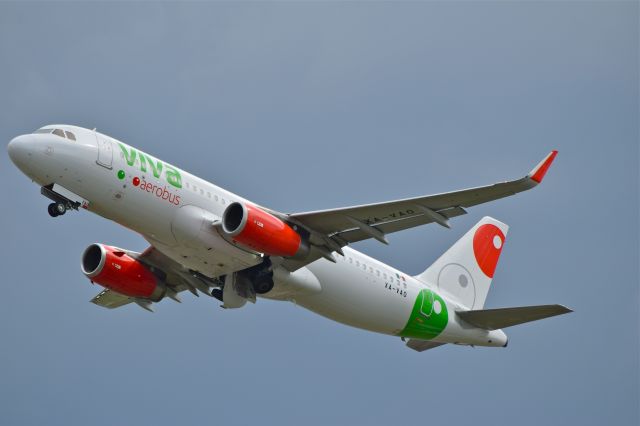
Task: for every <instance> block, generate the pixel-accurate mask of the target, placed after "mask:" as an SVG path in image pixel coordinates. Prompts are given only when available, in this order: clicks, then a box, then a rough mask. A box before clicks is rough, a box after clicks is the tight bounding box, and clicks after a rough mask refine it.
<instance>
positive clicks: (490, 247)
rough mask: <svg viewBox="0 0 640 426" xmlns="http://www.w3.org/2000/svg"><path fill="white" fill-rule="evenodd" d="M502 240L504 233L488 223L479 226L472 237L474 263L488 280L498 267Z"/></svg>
mask: <svg viewBox="0 0 640 426" xmlns="http://www.w3.org/2000/svg"><path fill="white" fill-rule="evenodd" d="M504 238H505V237H504V233H503V232H502V231H501V230H500V228H498V227H497V226H495V225H492V224H490V223H487V224H484V225H482V226H480V227H479V228H478V229H477V230H476V233H475V234H474V236H473V254H474V255H475V257H476V262H478V266H479V267H480V269H482V272H484V274H485V275H486V276H488V277H489V278H493V273H494V272H495V270H496V266H497V265H498V259H499V258H500V253H501V252H502V247H503V246H504Z"/></svg>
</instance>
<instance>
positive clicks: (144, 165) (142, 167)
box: [140, 154, 147, 172]
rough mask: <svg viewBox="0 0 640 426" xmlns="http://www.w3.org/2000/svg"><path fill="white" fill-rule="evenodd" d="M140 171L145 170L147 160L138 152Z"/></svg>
mask: <svg viewBox="0 0 640 426" xmlns="http://www.w3.org/2000/svg"><path fill="white" fill-rule="evenodd" d="M140 171H141V172H146V171H147V160H145V158H144V155H142V154H140Z"/></svg>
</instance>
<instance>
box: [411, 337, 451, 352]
mask: <svg viewBox="0 0 640 426" xmlns="http://www.w3.org/2000/svg"><path fill="white" fill-rule="evenodd" d="M442 345H446V343H440V342H432V341H430V340H419V339H409V341H408V342H407V346H408V347H410V348H411V349H413V350H414V351H418V352H424V351H426V350H427V349H433V348H437V347H438V346H442Z"/></svg>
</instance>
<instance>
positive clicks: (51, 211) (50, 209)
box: [47, 203, 60, 217]
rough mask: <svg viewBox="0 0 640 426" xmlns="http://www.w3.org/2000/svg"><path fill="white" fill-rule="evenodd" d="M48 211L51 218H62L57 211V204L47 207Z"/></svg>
mask: <svg viewBox="0 0 640 426" xmlns="http://www.w3.org/2000/svg"><path fill="white" fill-rule="evenodd" d="M47 211H48V212H49V216H51V217H57V216H60V215H59V214H58V210H57V209H56V203H51V204H49V206H48V207H47Z"/></svg>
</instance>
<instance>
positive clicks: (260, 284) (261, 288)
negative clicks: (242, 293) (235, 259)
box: [253, 277, 273, 294]
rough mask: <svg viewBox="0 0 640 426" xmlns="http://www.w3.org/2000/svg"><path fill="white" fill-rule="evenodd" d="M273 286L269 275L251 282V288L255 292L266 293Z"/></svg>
mask: <svg viewBox="0 0 640 426" xmlns="http://www.w3.org/2000/svg"><path fill="white" fill-rule="evenodd" d="M272 288H273V280H272V279H271V278H269V277H265V278H262V279H260V280H258V281H254V282H253V289H254V290H255V292H256V293H257V294H266V293H269V292H270V291H271V289H272Z"/></svg>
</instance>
